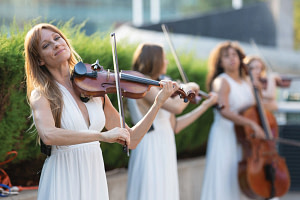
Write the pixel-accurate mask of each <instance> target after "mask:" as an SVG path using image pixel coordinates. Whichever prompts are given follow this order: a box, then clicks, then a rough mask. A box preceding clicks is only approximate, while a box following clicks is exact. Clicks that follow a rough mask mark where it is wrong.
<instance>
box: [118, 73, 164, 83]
mask: <svg viewBox="0 0 300 200" xmlns="http://www.w3.org/2000/svg"><path fill="white" fill-rule="evenodd" d="M121 79H123V80H127V81H132V82H137V83H144V84H148V85H157V86H159V82H158V81H154V80H151V79H147V78H142V77H138V76H134V75H131V74H124V73H121Z"/></svg>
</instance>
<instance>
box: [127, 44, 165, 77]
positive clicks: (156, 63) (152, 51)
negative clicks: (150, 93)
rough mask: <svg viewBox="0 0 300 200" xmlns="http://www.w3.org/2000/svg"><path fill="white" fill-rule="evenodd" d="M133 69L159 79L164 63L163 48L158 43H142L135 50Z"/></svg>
mask: <svg viewBox="0 0 300 200" xmlns="http://www.w3.org/2000/svg"><path fill="white" fill-rule="evenodd" d="M132 63H133V64H132V69H133V70H135V71H138V72H141V73H143V74H145V75H147V76H150V77H151V78H152V79H157V78H158V77H159V75H160V73H161V68H162V67H163V64H164V51H163V48H162V47H161V46H159V45H156V44H146V43H142V44H140V45H139V46H138V47H137V49H136V50H135V52H134V55H133V61H132Z"/></svg>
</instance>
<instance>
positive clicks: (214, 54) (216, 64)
mask: <svg viewBox="0 0 300 200" xmlns="http://www.w3.org/2000/svg"><path fill="white" fill-rule="evenodd" d="M229 48H233V49H235V50H236V52H237V54H238V56H239V59H240V76H241V77H242V78H244V77H245V76H246V69H245V67H244V65H245V64H244V62H243V59H244V58H245V53H244V51H243V49H242V48H241V47H240V46H239V44H238V42H232V41H225V42H222V43H220V44H218V45H217V46H216V47H215V48H214V49H213V50H212V51H211V53H210V55H209V59H208V74H207V78H206V87H207V89H208V90H209V91H211V90H212V82H213V81H214V79H215V78H216V77H217V76H218V75H220V74H221V73H223V72H224V69H223V67H222V66H221V57H222V54H223V52H226V51H228V49H229Z"/></svg>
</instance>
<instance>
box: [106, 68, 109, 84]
mask: <svg viewBox="0 0 300 200" xmlns="http://www.w3.org/2000/svg"><path fill="white" fill-rule="evenodd" d="M109 76H110V70H109V69H107V77H106V80H107V81H108V80H109Z"/></svg>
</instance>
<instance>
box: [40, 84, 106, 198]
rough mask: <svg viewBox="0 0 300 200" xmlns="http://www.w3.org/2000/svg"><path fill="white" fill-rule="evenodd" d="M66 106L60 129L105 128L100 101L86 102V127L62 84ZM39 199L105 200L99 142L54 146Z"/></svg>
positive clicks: (42, 181)
mask: <svg viewBox="0 0 300 200" xmlns="http://www.w3.org/2000/svg"><path fill="white" fill-rule="evenodd" d="M58 85H59V86H60V90H61V91H62V94H63V101H64V107H63V111H62V119H61V127H62V128H64V129H70V130H77V131H84V132H86V133H87V134H89V133H92V132H99V131H101V130H102V129H103V127H104V125H105V116H104V112H103V109H102V101H101V98H99V97H98V98H92V99H91V100H90V101H88V102H87V103H85V106H86V108H87V110H88V113H89V119H90V126H89V127H87V125H86V122H85V120H84V118H83V115H82V113H81V111H80V109H79V107H78V105H77V103H76V101H75V99H74V98H73V97H72V95H71V94H70V93H69V91H68V90H67V89H66V88H64V87H63V86H62V85H60V84H58ZM38 199H39V200H106V199H108V189H107V181H106V175H105V170H104V163H103V157H102V151H101V148H100V144H99V142H97V141H96V142H90V143H82V144H77V145H69V146H54V145H53V146H52V151H51V156H50V157H48V158H47V159H46V160H45V163H44V166H43V170H42V174H41V178H40V183H39V190H38Z"/></svg>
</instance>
